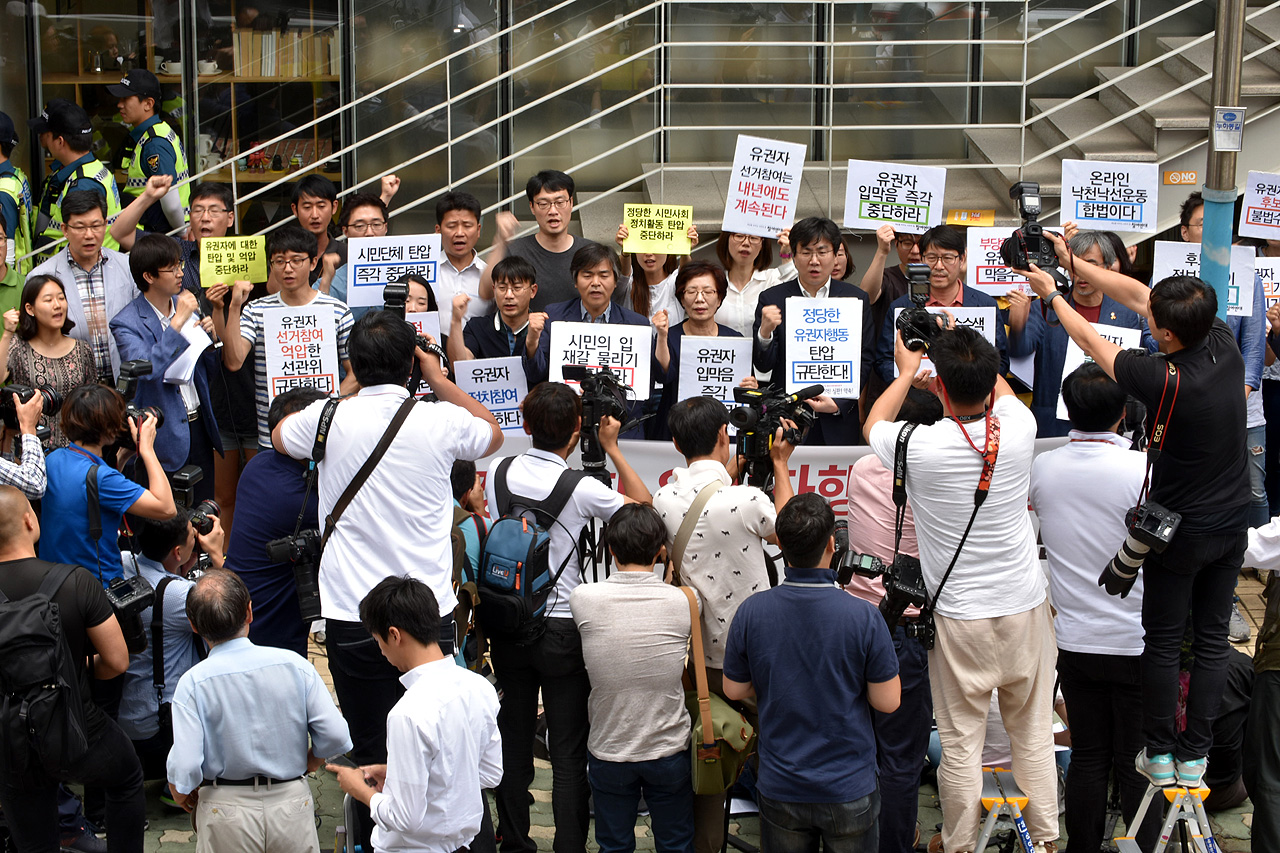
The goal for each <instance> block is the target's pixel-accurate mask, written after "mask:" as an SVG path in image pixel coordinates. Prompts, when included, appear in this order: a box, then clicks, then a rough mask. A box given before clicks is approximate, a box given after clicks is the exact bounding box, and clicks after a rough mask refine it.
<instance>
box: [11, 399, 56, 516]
mask: <svg viewBox="0 0 1280 853" xmlns="http://www.w3.org/2000/svg"><path fill="white" fill-rule="evenodd" d="M0 394H8V395H9V397H10V398H11V399H12V400H13V411H14V415H15V417H16V418H17V421H18V433H19V434H20V435H21V436H22V462H21V464H18V463H16V462H10V461H9V460H8V459H0V486H14V487H15V488H17V489H18V490H20V491H21V492H22V493H23V494H24V495H26V496H27V497H28V498H30V499H31V500H33V501H35V500H39V499H40V498H41V496H42V495H44V490H45V484H46V482H47V476H46V473H45V467H44V450H43V449H42V448H41V447H40V439H38V438H36V427H37V426H39V424H40V415H42V414H43V413H44V397H42V396H41V395H40V394H32V395H31V399H29V400H27V402H25V403H23V402H20V401H19V400H18V395H17V394H16V393H14V392H13V391H8V390H0Z"/></svg>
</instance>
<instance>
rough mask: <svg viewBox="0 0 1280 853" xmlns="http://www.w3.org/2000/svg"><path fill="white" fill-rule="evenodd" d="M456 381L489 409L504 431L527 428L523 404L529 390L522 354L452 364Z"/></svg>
mask: <svg viewBox="0 0 1280 853" xmlns="http://www.w3.org/2000/svg"><path fill="white" fill-rule="evenodd" d="M453 369H454V372H455V373H456V374H457V376H456V379H457V385H458V387H459V388H461V389H462V390H463V391H466V392H467V393H468V394H470V395H471V397H472V399H474V400H475V401H476V402H478V403H480V404H481V405H482V406H484V407H485V408H486V409H488V410H489V411H490V412H491V413H492V414H493V416H494V417H495V418H497V419H498V423H499V424H500V425H501V426H502V430H503V432H508V431H515V432H519V431H521V430H522V429H523V428H524V415H523V414H522V413H521V411H520V404H521V403H522V402H524V395H525V394H527V393H528V391H529V382H528V380H527V379H526V378H525V375H524V368H523V367H522V366H521V365H520V356H518V355H517V356H508V357H506V358H477V359H473V360H471V361H459V362H456V363H454V365H453Z"/></svg>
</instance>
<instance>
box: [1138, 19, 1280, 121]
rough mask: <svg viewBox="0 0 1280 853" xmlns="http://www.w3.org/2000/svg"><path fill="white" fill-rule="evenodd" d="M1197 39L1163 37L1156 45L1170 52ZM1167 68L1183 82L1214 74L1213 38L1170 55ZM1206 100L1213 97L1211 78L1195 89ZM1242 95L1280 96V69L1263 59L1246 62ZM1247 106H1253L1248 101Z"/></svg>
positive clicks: (1165, 64) (1165, 68)
mask: <svg viewBox="0 0 1280 853" xmlns="http://www.w3.org/2000/svg"><path fill="white" fill-rule="evenodd" d="M1193 41H1195V39H1194V38H1191V37H1189V36H1187V37H1178V38H1173V37H1169V38H1160V39H1157V40H1156V44H1158V45H1160V47H1161V48H1163V49H1164V50H1167V51H1172V50H1176V49H1178V48H1180V47H1182V46H1183V45H1185V44H1187V43H1189V42H1193ZM1163 65H1164V70H1165V71H1167V72H1169V74H1170V75H1171V76H1172V77H1173V78H1174V79H1176V80H1177V81H1178V82H1180V83H1190V82H1191V81H1192V80H1194V79H1196V78H1197V77H1200V76H1201V75H1203V74H1210V73H1211V71H1212V69H1213V40H1212V39H1210V40H1209V41H1206V42H1202V43H1201V44H1198V45H1196V46H1195V47H1190V48H1187V49H1186V50H1184V51H1183V52H1182V53H1180V54H1176V55H1170V56H1169V57H1168V58H1167V59H1165V61H1164V63H1163ZM1193 91H1194V92H1195V93H1196V94H1197V95H1199V96H1200V97H1201V98H1203V99H1204V100H1206V101H1208V100H1210V99H1211V98H1212V97H1213V92H1212V83H1211V78H1210V79H1206V80H1205V81H1204V82H1203V83H1200V84H1199V85H1198V86H1196V88H1195V89H1194V90H1193ZM1240 96H1241V97H1242V98H1244V99H1250V98H1266V99H1272V98H1276V97H1280V70H1277V69H1276V68H1273V67H1271V66H1270V65H1267V64H1265V63H1264V62H1262V61H1260V58H1258V59H1253V60H1250V61H1249V62H1246V63H1245V64H1244V67H1243V68H1242V69H1241V72H1240ZM1245 106H1250V104H1249V103H1248V100H1246V101H1245Z"/></svg>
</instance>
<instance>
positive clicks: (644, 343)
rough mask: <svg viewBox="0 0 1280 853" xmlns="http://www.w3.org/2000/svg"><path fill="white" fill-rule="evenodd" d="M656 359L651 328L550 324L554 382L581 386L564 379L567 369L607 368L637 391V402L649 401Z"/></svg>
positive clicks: (551, 376) (602, 324) (608, 324)
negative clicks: (653, 365)
mask: <svg viewBox="0 0 1280 853" xmlns="http://www.w3.org/2000/svg"><path fill="white" fill-rule="evenodd" d="M652 356H653V332H652V330H651V328H650V327H649V326H625V325H613V324H611V323H570V322H566V321H564V320H560V321H557V322H554V323H552V324H551V352H550V355H549V358H550V367H551V375H550V379H551V381H552V382H565V383H567V384H569V385H572V386H573V387H574V388H577V387H578V381H577V379H565V377H564V368H565V367H566V366H571V367H585V368H594V369H597V370H598V369H600V368H604V367H607V368H609V369H610V370H612V371H613V372H614V373H618V374H620V375H621V377H622V383H623V384H624V385H626V386H627V387H628V388H630V389H632V390H633V391H634V392H635V399H637V400H646V399H648V398H649V391H650V388H651V386H650V382H649V371H650V359H651V358H652Z"/></svg>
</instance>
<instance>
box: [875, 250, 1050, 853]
mask: <svg viewBox="0 0 1280 853" xmlns="http://www.w3.org/2000/svg"><path fill="white" fill-rule="evenodd" d="M925 261H926V263H929V264H930V267H931V269H933V270H934V271H937V270H938V269H940V268H943V267H945V266H946V264H947V263H949V262H950V259H949V258H947V257H944V256H942V255H937V256H934V257H932V258H931V257H930V256H928V255H926V257H925ZM994 320H995V322H997V323H998V322H1001V320H1000V318H999V317H998V316H997V317H996V318H994ZM945 325H946V326H947V328H946V329H945V330H939V332H938V333H937V335H936V337H935V338H934V340H933V341H932V343H930V344H929V345H928V349H929V358H930V359H931V360H932V362H933V364H934V365H935V369H936V371H937V376H936V377H932V376H929V375H928V374H923V373H921V371H920V360H921V356H922V355H923V352H922V351H921V350H917V351H912V350H909V349H907V348H906V346H904V345H903V343H902V335H901V333H898V334H897V338H896V345H895V350H894V362H895V364H896V365H897V368H898V372H899V375H898V377H897V378H896V379H895V380H894V381H893V383H892V384H891V385H890V386H889V388H888V390H887V391H885V393H884V395H883V396H881V397H880V399H879V400H877V401H876V404H875V405H874V406H873V407H872V409H871V413H870V415H868V417H867V424H866V427H865V430H866V435H867V439H868V442H869V443H870V445H871V448H872V450H873V451H875V453H876V455H877V456H878V457H879V458H880V461H881V462H882V463H883V464H884V465H885V466H886V467H889V468H890V469H892V467H893V464H894V458H895V455H896V453H897V452H898V449H899V446H900V445H901V444H902V441H901V440H900V438H899V436H900V435H901V434H902V432H903V428H904V427H905V426H906V424H905V423H904V422H898V423H895V422H894V421H893V418H894V417H896V415H897V413H898V408H899V406H901V404H902V401H903V399H904V398H905V397H906V395H907V391H908V389H909V388H910V387H911V384H912V382H913V380H915V379H917V378H919V379H920V381H921V382H923V381H924V380H925V378H928V381H929V383H930V387H931V389H932V390H933V391H934V393H936V394H937V395H938V396H939V398H941V400H942V405H943V407H944V409H945V411H946V415H947V417H945V418H944V419H943V420H941V421H939V422H938V423H936V424H933V425H930V426H920V427H916V428H915V429H914V431H913V432H911V433H910V435H909V438H908V439H907V441H906V444H905V447H904V448H903V449H902V451H901V452H903V453H905V456H906V462H907V469H906V489H907V495H908V497H909V498H910V500H911V508H912V512H913V513H914V517H915V526H916V536H917V539H918V540H919V544H920V564H921V569H922V572H923V575H924V581H925V586H926V588H927V589H928V590H929V596H930V602H931V603H932V604H933V609H934V615H935V622H936V625H937V645H936V646H935V647H934V648H933V650H932V651H930V652H929V681H930V685H931V687H932V689H933V706H934V709H935V710H934V714H935V717H936V719H937V721H938V735H939V737H940V738H941V740H942V765H941V767H940V768H939V770H938V793H939V798H940V799H941V801H942V837H941V839H940V841H936V842H935V844H932V845H930V849H931V850H934V849H938V847H939V846H940V847H941V849H943V850H945V851H946V853H971V851H973V849H974V845H975V844H976V843H977V840H978V828H979V826H978V824H979V820H980V818H981V816H982V805H981V800H980V798H981V791H982V743H983V740H984V737H985V727H986V718H987V708H988V707H989V705H990V702H991V691H992V690H995V689H999V702H1000V713H1001V716H1002V717H1003V718H1004V725H1005V729H1006V730H1007V731H1008V733H1009V742H1010V746H1011V749H1012V753H1013V775H1014V778H1015V779H1016V780H1017V782H1018V786H1019V787H1021V788H1022V790H1023V792H1024V793H1026V794H1027V796H1028V797H1029V798H1030V803H1029V804H1028V806H1027V808H1026V810H1025V812H1024V816H1025V817H1026V821H1027V828H1028V829H1029V830H1030V833H1031V840H1032V842H1033V844H1034V846H1035V850H1037V851H1042V850H1045V851H1052V850H1054V849H1056V848H1055V847H1054V845H1053V841H1054V839H1056V838H1057V837H1058V795H1057V776H1056V773H1055V770H1054V761H1053V728H1052V720H1053V680H1054V670H1053V667H1054V660H1055V652H1056V646H1055V641H1054V634H1053V622H1052V620H1051V618H1050V615H1049V603H1048V600H1047V598H1046V595H1045V586H1046V581H1045V577H1044V574H1043V573H1042V572H1041V571H1040V565H1039V560H1038V555H1037V552H1036V544H1035V533H1034V531H1033V530H1032V527H1031V519H1030V516H1029V514H1028V512H1027V492H1028V490H1029V488H1030V483H1031V460H1032V456H1033V454H1034V450H1035V435H1036V422H1035V418H1034V416H1032V414H1031V412H1030V410H1029V409H1027V407H1026V406H1024V405H1023V404H1022V403H1021V402H1019V401H1018V398H1017V397H1015V396H1013V392H1012V391H1010V389H1009V386H1008V384H1006V383H1005V381H1004V379H1002V378H1001V377H1000V376H999V370H1000V355H999V353H998V352H997V350H996V348H995V347H994V346H993V345H992V344H990V343H988V342H987V341H986V339H985V338H983V336H982V335H981V334H980V333H979V332H977V331H975V330H974V329H972V328H969V327H960V328H955V327H954V325H955V324H954V321H953V320H952V319H950V318H947V320H946V322H945ZM917 374H920V376H917ZM966 526H968V527H969V529H968V532H967V534H966ZM944 579H945V580H944Z"/></svg>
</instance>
